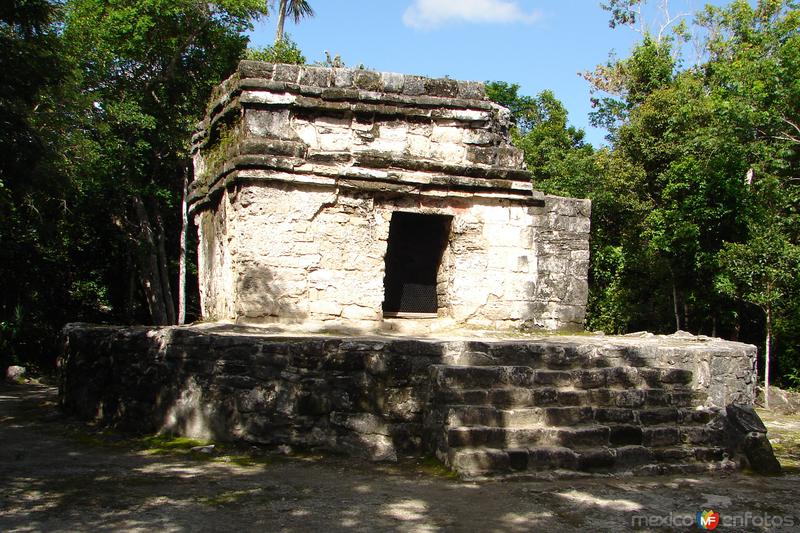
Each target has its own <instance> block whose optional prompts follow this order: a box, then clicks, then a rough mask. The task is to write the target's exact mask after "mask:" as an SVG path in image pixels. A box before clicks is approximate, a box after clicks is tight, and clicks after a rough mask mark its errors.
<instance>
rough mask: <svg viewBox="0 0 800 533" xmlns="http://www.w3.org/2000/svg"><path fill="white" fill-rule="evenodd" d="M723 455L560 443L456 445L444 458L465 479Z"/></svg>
mask: <svg viewBox="0 0 800 533" xmlns="http://www.w3.org/2000/svg"><path fill="white" fill-rule="evenodd" d="M724 458H725V450H724V449H723V448H721V447H691V446H675V447H667V448H658V449H649V448H646V447H644V446H622V447H616V448H596V449H590V450H584V451H576V450H572V449H570V448H566V447H563V446H533V447H529V448H524V447H520V448H511V449H501V448H490V447H485V448H458V449H452V450H450V451H449V453H448V454H447V455H446V457H445V462H446V463H447V465H448V466H449V467H450V468H452V469H453V470H455V471H456V472H458V473H459V474H460V475H462V476H463V477H466V478H470V477H481V476H507V475H509V474H519V473H523V472H530V473H533V472H564V471H567V472H568V471H574V472H608V471H614V472H618V473H622V472H634V473H650V474H652V473H659V472H664V473H668V472H669V468H670V467H674V468H675V469H678V470H684V469H686V467H687V466H689V467H698V468H700V469H707V468H708V467H709V465H713V464H718V463H719V462H720V461H722V460H723V459H724Z"/></svg>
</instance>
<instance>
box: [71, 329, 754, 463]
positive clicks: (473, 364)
mask: <svg viewBox="0 0 800 533" xmlns="http://www.w3.org/2000/svg"><path fill="white" fill-rule="evenodd" d="M65 335H66V350H65V357H64V359H63V364H62V369H63V374H62V377H63V380H62V384H61V389H60V390H61V397H62V405H63V406H64V407H65V408H67V409H68V410H70V411H72V412H75V413H77V414H79V415H81V416H82V417H85V418H89V419H95V420H99V421H101V422H102V423H104V424H110V425H117V426H120V427H124V428H127V429H134V430H138V431H149V432H154V431H167V432H174V433H178V434H183V435H189V436H195V437H202V438H212V439H218V440H235V439H242V440H245V441H250V442H255V443H262V444H272V445H276V444H289V445H292V446H299V447H311V448H321V449H327V450H334V451H339V452H345V453H349V454H352V455H356V456H361V457H366V458H369V459H373V460H394V459H396V458H397V456H398V454H401V453H403V454H408V453H410V454H425V453H435V454H436V455H437V456H439V457H440V458H441V459H442V460H443V461H444V462H445V463H446V464H447V465H449V466H450V467H452V468H453V469H455V470H456V471H458V472H459V473H461V474H462V475H464V476H483V475H515V474H531V473H535V472H537V471H540V470H544V471H552V470H566V471H584V472H595V471H609V470H615V471H636V472H640V473H658V472H664V471H674V470H675V469H678V470H686V469H707V468H711V467H719V466H720V465H722V464H724V462H723V458H724V456H725V455H726V454H728V455H730V456H731V457H735V455H736V454H735V450H734V448H733V446H732V445H729V444H728V443H727V442H726V431H725V429H724V426H723V423H724V421H725V416H724V414H725V406H727V405H729V404H731V403H736V404H741V405H750V404H752V402H753V399H754V388H755V383H754V381H753V375H754V365H755V347H753V346H749V345H744V344H739V343H731V342H726V341H722V340H719V339H708V338H701V337H681V336H666V337H663V336H645V337H550V338H547V337H543V338H538V339H535V338H534V339H527V340H513V341H499V340H497V341H488V340H415V339H407V338H387V337H351V338H342V337H316V338H315V337H287V336H274V335H265V334H264V331H263V330H260V329H258V328H249V329H248V328H243V327H241V326H221V325H211V324H209V325H204V326H190V327H167V328H157V329H151V328H121V327H107V326H89V325H80V324H77V325H71V326H69V327H67V328H66V330H65Z"/></svg>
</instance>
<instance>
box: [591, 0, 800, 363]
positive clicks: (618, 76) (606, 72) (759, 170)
mask: <svg viewBox="0 0 800 533" xmlns="http://www.w3.org/2000/svg"><path fill="white" fill-rule="evenodd" d="M646 3H647V2H645V1H644V0H642V1H639V0H637V1H627V0H626V1H622V2H617V1H613V2H610V3H609V4H608V6H607V7H608V8H609V10H610V11H611V13H612V26H614V25H631V24H636V23H637V20H638V17H640V15H641V10H640V8H641V7H642V6H643V5H644V4H646ZM799 28H800V13H799V10H798V3H797V2H795V1H790V0H761V1H759V2H758V3H757V4H756V5H752V4H751V3H749V2H746V1H744V0H738V1H735V2H732V3H731V4H730V5H729V6H725V7H714V6H708V7H706V8H705V9H704V10H703V11H702V12H700V13H699V14H698V15H697V16H696V18H695V21H694V28H693V29H692V32H691V33H693V34H695V35H700V36H701V40H700V41H698V42H697V44H699V46H700V48H701V49H700V54H699V55H698V57H700V58H701V60H700V61H699V62H698V63H697V64H696V65H693V66H690V67H689V68H682V66H681V65H682V62H681V60H680V57H681V54H680V50H679V49H677V46H678V44H680V41H681V40H682V39H683V38H684V36H685V35H686V34H687V33H688V32H687V31H686V30H687V28H686V26H678V27H677V35H674V36H673V37H670V36H668V35H664V34H661V35H657V36H652V35H651V34H649V33H648V32H647V31H644V32H643V38H642V41H641V42H640V44H639V45H638V46H636V47H635V48H634V50H633V52H632V53H631V55H630V57H627V58H624V59H616V58H612V60H611V61H609V63H607V64H606V65H602V66H600V67H598V68H597V69H596V70H595V71H593V72H592V73H589V74H586V75H585V77H586V79H588V80H589V81H590V82H591V83H592V86H593V89H594V91H595V94H594V95H593V96H594V98H593V104H594V105H595V113H594V114H593V116H592V119H593V121H594V123H595V124H596V125H604V126H606V127H608V128H609V131H610V135H609V139H610V141H611V142H612V143H613V144H612V149H611V150H610V151H609V152H606V151H600V152H598V153H597V156H596V157H597V159H596V161H597V163H598V164H599V165H600V167H601V169H602V172H601V174H600V177H599V179H598V184H597V186H596V187H595V188H594V191H595V192H594V193H593V199H594V200H595V201H594V205H593V228H594V229H596V228H597V226H598V222H597V221H598V220H603V221H604V222H603V223H604V224H608V225H609V226H610V227H611V228H614V232H598V233H597V236H595V235H594V234H593V238H594V239H595V242H594V243H593V248H592V249H593V258H592V271H593V272H594V279H595V282H597V281H598V280H599V281H600V284H599V287H598V286H595V287H593V288H592V298H593V299H590V317H589V323H590V324H597V321H598V320H601V321H605V322H606V323H608V324H609V325H610V326H611V329H612V330H614V329H618V330H619V329H626V328H634V327H639V326H643V327H647V328H648V329H655V330H666V329H668V328H669V322H670V317H669V315H670V314H671V315H672V317H671V321H672V327H673V328H683V329H689V330H692V331H695V332H699V331H705V332H709V331H710V332H711V333H712V334H717V333H724V334H726V335H728V336H730V337H733V338H737V337H738V336H739V335H740V333H741V335H742V336H743V337H744V338H745V339H746V340H751V341H756V340H757V339H758V337H757V335H760V336H761V338H762V339H763V338H764V337H763V335H764V333H760V334H759V333H757V331H756V330H755V329H753V326H752V325H751V324H753V322H751V321H750V320H749V317H750V311H749V310H748V308H747V307H742V305H741V304H740V303H739V302H742V301H744V302H751V303H753V302H754V301H755V300H757V299H758V298H757V294H759V293H760V294H761V295H762V296H764V297H766V296H765V295H769V294H772V295H775V294H780V302H777V301H775V302H773V304H774V305H772V304H771V305H770V307H771V315H772V316H771V320H770V321H772V322H773V323H774V324H773V325H772V326H771V329H772V331H771V332H770V341H774V340H775V339H776V338H780V337H783V338H784V339H791V338H792V337H791V335H798V332H797V328H793V327H791V324H794V323H796V322H797V319H800V315H798V311H800V302H798V295H797V292H798V291H796V290H789V289H784V290H781V291H778V292H775V291H774V290H767V289H766V286H767V285H770V283H771V282H770V283H767V281H768V280H769V279H770V276H768V275H767V274H768V272H761V273H760V274H759V273H758V272H757V268H756V267H757V266H758V265H763V264H768V263H776V264H781V265H783V266H782V268H785V269H787V270H786V272H787V274H788V276H789V278H791V279H797V278H800V271H799V270H798V267H797V265H796V263H794V262H793V261H792V260H790V258H791V257H793V255H792V254H793V252H792V250H794V247H795V246H797V244H798V242H799V239H798V237H799V236H800V221H798V214H797V211H798V209H797V206H798V205H800V202H799V201H798V200H800V195H799V194H798V184H800V180H798V161H799V159H800V155H799V153H798V149H799V148H800V142H798V141H800V129H798V125H799V124H800V115H799V114H798V111H799V109H798V106H799V105H800V84H798V83H797V80H798V79H800V32H799V31H798V29H799ZM662 29H663V28H662ZM616 176H625V179H626V180H629V183H628V191H627V192H626V191H622V190H621V189H622V187H619V185H618V183H617V181H618V179H617V178H616ZM768 191H769V193H767V192H768ZM608 194H612V195H613V197H614V199H613V200H610V201H608V202H604V201H603V198H604V197H605V196H606V195H608ZM767 213H769V216H767ZM598 240H599V242H598ZM770 247H773V248H774V249H773V250H772V251H771V252H769V250H770ZM768 252H769V253H768ZM779 252H780V253H779ZM775 253H778V255H777V256H775V255H774V254H775ZM754 254H755V255H754ZM757 254H761V257H762V259H761V260H759V259H758V256H757ZM771 254H772V255H771ZM781 258H783V259H781ZM747 263H751V264H752V265H753V269H754V272H752V273H751V278H747V279H746V278H745V276H744V274H745V272H744V270H741V269H740V270H737V265H740V266H741V265H745V264H747ZM748 279H749V281H748ZM787 279H788V278H787ZM725 280H727V281H725ZM748 284H749V286H750V288H749V289H747V290H745V288H746V287H747V286H748ZM773 286H774V284H773ZM787 287H788V285H787ZM746 294H747V295H749V296H746ZM664 301H670V303H671V305H670V306H669V307H667V306H664V305H662V303H663V302H664ZM761 301H762V303H759V304H758V305H759V306H763V305H764V304H763V301H764V300H761ZM762 308H763V307H762ZM792 316H794V317H795V319H794V320H792V319H791V317H792ZM765 331H766V330H765ZM794 338H797V337H794ZM770 344H771V343H770ZM793 344H796V342H795V343H793V342H791V340H784V341H783V342H781V343H778V344H777V345H778V346H781V347H782V349H783V350H784V355H781V356H779V358H778V359H779V360H780V361H782V362H781V365H782V369H783V371H784V372H786V371H787V370H790V369H791V368H797V363H798V361H797V360H796V356H795V358H792V357H789V356H788V355H786V354H791V353H796V351H795V352H792V351H791V346H792V345H793ZM798 355H800V354H798Z"/></svg>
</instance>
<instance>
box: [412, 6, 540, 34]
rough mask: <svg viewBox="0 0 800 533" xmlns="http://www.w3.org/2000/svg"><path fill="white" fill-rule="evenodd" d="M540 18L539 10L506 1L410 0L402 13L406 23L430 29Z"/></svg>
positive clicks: (414, 26) (533, 20)
mask: <svg viewBox="0 0 800 533" xmlns="http://www.w3.org/2000/svg"><path fill="white" fill-rule="evenodd" d="M539 18H541V13H540V12H539V11H532V12H530V13H526V12H525V11H523V10H522V8H521V7H519V5H518V4H517V2H513V1H509V0H414V3H413V4H412V5H411V6H409V8H408V9H406V12H405V13H404V14H403V22H404V23H405V24H406V26H410V27H411V28H416V29H433V28H438V27H439V26H442V25H443V24H446V23H447V22H475V23H489V24H508V23H514V22H521V23H524V24H531V23H533V22H536V21H537V20H539Z"/></svg>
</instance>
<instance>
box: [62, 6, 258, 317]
mask: <svg viewBox="0 0 800 533" xmlns="http://www.w3.org/2000/svg"><path fill="white" fill-rule="evenodd" d="M263 9H264V6H263V2H260V1H258V0H225V1H220V2H213V3H206V2H197V1H196V0H177V1H166V0H139V1H137V2H127V1H121V0H117V1H111V2H106V1H99V0H72V1H70V2H68V3H67V4H66V16H65V24H64V29H63V37H62V39H63V42H64V45H65V47H66V53H67V57H68V58H69V59H70V61H72V62H73V63H74V65H75V70H74V73H75V75H74V78H75V79H74V88H75V95H76V98H75V101H74V105H75V108H76V118H77V119H78V120H80V121H81V122H82V124H81V125H80V127H79V128H78V129H77V130H75V134H74V135H73V136H71V137H72V138H73V139H72V140H73V142H71V143H70V145H72V146H75V147H77V149H76V150H74V151H72V152H71V153H70V157H71V158H72V163H73V164H74V167H73V168H74V169H75V170H74V173H73V176H74V179H75V181H76V183H78V184H79V187H80V188H81V189H82V190H83V191H84V192H85V193H86V194H85V196H84V197H83V198H82V200H83V201H85V202H87V205H83V206H81V207H82V211H83V212H87V211H90V212H91V211H92V208H93V209H94V214H93V215H92V218H93V219H96V218H97V217H98V216H102V217H103V218H104V219H105V224H102V223H101V224H102V225H101V227H103V228H105V229H106V230H108V231H109V233H110V235H109V234H106V235H103V237H104V239H103V242H94V243H93V245H92V246H91V247H88V246H87V248H86V249H90V248H94V249H96V250H105V251H106V252H107V253H106V254H103V256H102V257H105V258H106V260H108V258H114V260H113V263H114V264H115V265H117V269H116V274H117V276H112V273H111V272H109V271H108V270H106V272H107V275H108V276H109V277H112V278H113V277H116V278H118V277H119V274H120V273H128V274H129V276H130V277H131V278H132V279H134V278H135V280H136V283H135V285H138V290H131V289H130V288H129V287H130V286H131V283H130V281H128V280H125V278H123V280H125V281H122V280H114V279H108V278H106V282H107V283H109V285H111V286H112V287H114V289H113V291H111V292H114V293H115V294H114V296H115V298H113V299H114V300H116V301H117V302H120V301H124V300H125V299H127V300H128V303H126V304H124V308H127V309H129V310H131V309H132V308H133V305H132V303H131V301H132V300H135V299H136V293H137V292H138V291H141V293H142V294H143V296H144V301H145V302H146V306H147V310H148V313H147V314H148V315H149V318H148V321H151V322H152V323H155V324H168V323H174V322H175V321H176V312H175V307H174V302H173V300H174V296H173V292H172V288H171V287H172V286H173V285H174V281H173V280H174V273H173V272H174V264H173V263H174V259H175V255H176V254H175V251H176V250H177V246H176V244H177V232H176V231H174V228H177V227H179V224H177V223H176V219H177V217H178V214H179V212H180V210H179V208H178V205H179V199H180V194H181V193H180V191H182V188H183V187H182V184H183V179H184V176H185V174H186V173H187V172H188V139H189V137H190V135H191V132H192V130H193V128H194V124H195V123H196V122H197V121H198V120H199V118H200V117H201V114H202V110H203V109H204V108H205V103H206V101H207V99H208V98H209V95H210V91H211V88H212V87H213V86H214V85H215V84H216V83H218V82H219V81H220V80H221V79H223V78H224V77H225V76H226V75H228V74H229V73H230V72H231V70H232V69H233V67H234V65H235V64H236V61H237V60H238V58H239V57H240V56H241V54H242V53H243V50H244V48H245V45H246V38H245V37H244V36H243V35H242V32H243V31H244V30H246V29H248V28H250V23H251V21H252V20H253V18H255V17H257V16H259V15H261V14H263V13H264V11H263ZM95 202H97V204H96V205H91V204H94V203H95ZM112 228H113V229H114V230H115V231H113V232H112V231H110V230H111V229H112ZM95 247H96V248H95ZM94 270H103V267H102V265H97V267H96V268H95V269H94ZM126 277H127V276H126ZM126 293H127V294H126Z"/></svg>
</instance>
